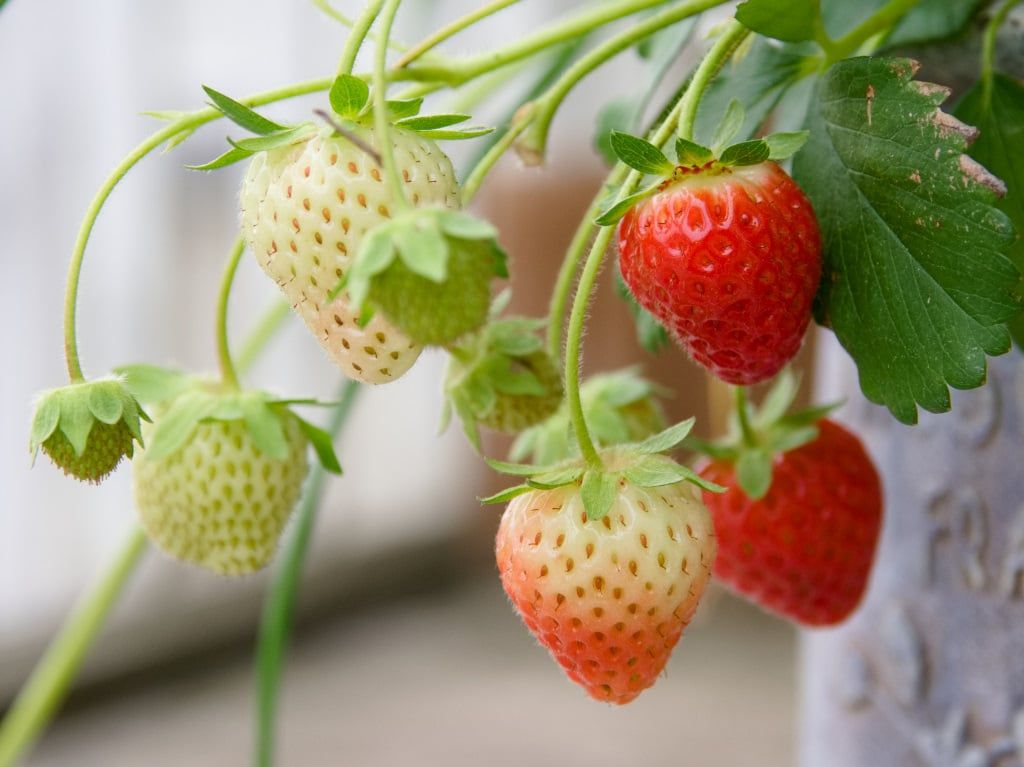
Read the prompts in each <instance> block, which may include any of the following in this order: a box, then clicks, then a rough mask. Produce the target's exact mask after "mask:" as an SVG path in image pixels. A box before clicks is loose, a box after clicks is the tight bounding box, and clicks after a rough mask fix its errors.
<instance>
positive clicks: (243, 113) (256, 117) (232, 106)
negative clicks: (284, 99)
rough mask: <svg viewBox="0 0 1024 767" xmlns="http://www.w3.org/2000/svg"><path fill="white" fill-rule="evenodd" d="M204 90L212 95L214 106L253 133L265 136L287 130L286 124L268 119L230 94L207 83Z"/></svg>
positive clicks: (208, 94) (236, 123) (211, 99)
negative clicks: (210, 86)
mask: <svg viewBox="0 0 1024 767" xmlns="http://www.w3.org/2000/svg"><path fill="white" fill-rule="evenodd" d="M203 90H204V91H206V95H207V96H209V97H210V101H212V102H213V106H214V107H216V108H217V109H218V110H219V111H220V112H221V113H222V114H223V115H224V116H225V117H226V118H228V119H229V120H231V122H233V123H234V124H235V125H238V126H239V127H241V128H245V129H246V130H247V131H249V132H251V133H256V134H259V135H263V136H265V135H269V134H271V133H276V132H279V131H283V130H286V128H285V126H283V125H278V124H277V123H276V122H274V121H273V120H268V119H267V118H266V117H264V116H263V115H261V114H257V113H256V112H254V111H253V110H251V109H250V108H249V107H247V106H245V105H244V104H241V103H239V102H237V101H235V100H234V99H233V98H231V97H230V96H225V95H224V94H223V93H221V92H220V91H215V90H214V89H213V88H209V87H207V86H205V85H204V86H203Z"/></svg>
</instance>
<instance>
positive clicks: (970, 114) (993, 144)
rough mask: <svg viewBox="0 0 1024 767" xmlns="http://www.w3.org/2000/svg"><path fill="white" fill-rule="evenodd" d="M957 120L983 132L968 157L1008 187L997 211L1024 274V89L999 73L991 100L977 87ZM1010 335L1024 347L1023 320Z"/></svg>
mask: <svg viewBox="0 0 1024 767" xmlns="http://www.w3.org/2000/svg"><path fill="white" fill-rule="evenodd" d="M956 116H957V117H959V118H960V119H961V120H964V121H965V122H968V123H970V124H971V125H975V126H977V128H978V130H979V131H980V134H979V136H978V138H977V140H976V141H975V142H974V143H973V144H971V146H970V149H969V150H968V154H969V155H970V156H971V157H973V158H974V159H975V160H977V161H978V162H980V163H981V164H982V165H984V166H985V167H986V168H988V169H989V170H990V171H992V173H994V174H995V175H996V176H998V177H999V178H1000V179H1002V181H1003V183H1004V184H1006V195H1005V196H1004V197H1003V198H1002V199H1001V200H999V201H998V202H996V207H998V208H999V209H1000V210H1001V211H1003V213H1005V214H1006V215H1008V216H1009V217H1010V220H1011V221H1012V222H1013V226H1014V229H1016V230H1017V239H1016V240H1015V242H1014V243H1013V245H1012V246H1011V247H1010V250H1009V253H1008V255H1009V256H1010V258H1011V259H1012V260H1013V262H1014V263H1015V264H1016V265H1017V268H1018V269H1020V270H1021V271H1024V85H1022V84H1021V83H1019V82H1018V81H1017V80H1014V79H1013V78H1011V77H1007V76H1006V75H1003V74H999V73H996V74H995V75H994V77H993V79H992V91H991V93H990V94H989V99H988V100H987V101H986V100H985V97H984V88H983V86H982V85H981V83H979V84H977V85H975V86H974V87H973V88H971V89H970V90H969V91H968V92H967V93H966V94H964V97H963V100H962V101H961V102H960V103H959V104H958V105H957V108H956ZM1018 292H1019V293H1024V284H1020V285H1018ZM1010 331H1011V332H1012V333H1013V336H1014V338H1015V339H1016V341H1017V345H1018V346H1022V347H1024V316H1022V315H1017V317H1015V318H1014V319H1013V320H1011V321H1010Z"/></svg>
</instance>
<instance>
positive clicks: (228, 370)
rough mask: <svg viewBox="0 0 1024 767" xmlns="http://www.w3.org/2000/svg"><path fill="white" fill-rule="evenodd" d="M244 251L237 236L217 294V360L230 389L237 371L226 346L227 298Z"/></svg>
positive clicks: (229, 295) (235, 387) (235, 382)
mask: <svg viewBox="0 0 1024 767" xmlns="http://www.w3.org/2000/svg"><path fill="white" fill-rule="evenodd" d="M244 252H245V238H244V237H242V236H239V237H238V238H236V239H235V244H234V245H233V246H232V247H231V254H230V255H229V256H228V262H227V263H226V264H225V265H224V276H223V277H222V278H221V282H220V293H219V294H218V296H217V362H218V363H219V365H220V376H221V378H223V379H224V383H226V384H227V385H228V386H229V387H231V388H232V389H237V388H238V373H237V372H236V371H235V364H234V362H232V360H231V349H230V348H229V347H228V299H229V298H230V297H231V286H232V285H233V284H234V282H235V274H236V273H237V272H238V263H239V261H241V260H242V253H244Z"/></svg>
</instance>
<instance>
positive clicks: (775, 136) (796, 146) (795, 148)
mask: <svg viewBox="0 0 1024 767" xmlns="http://www.w3.org/2000/svg"><path fill="white" fill-rule="evenodd" d="M810 135H811V132H810V131H807V130H798V131H787V132H784V133H769V134H768V135H767V136H765V137H764V141H765V142H766V143H767V144H768V159H769V160H785V159H787V158H789V157H792V156H793V155H795V154H796V153H797V152H799V151H800V149H801V147H803V145H804V144H806V143H807V138H808V136H810Z"/></svg>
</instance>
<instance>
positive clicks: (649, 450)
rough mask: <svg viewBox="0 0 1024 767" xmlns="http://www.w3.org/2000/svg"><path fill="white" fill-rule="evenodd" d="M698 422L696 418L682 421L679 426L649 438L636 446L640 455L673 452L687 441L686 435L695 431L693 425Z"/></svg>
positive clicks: (670, 427) (673, 426)
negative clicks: (672, 450)
mask: <svg viewBox="0 0 1024 767" xmlns="http://www.w3.org/2000/svg"><path fill="white" fill-rule="evenodd" d="M695 422H696V419H695V418H692V417H691V418H687V419H686V420H685V421H680V422H679V423H677V424H674V425H672V426H669V427H668V428H667V429H665V430H664V431H661V432H659V433H657V434H655V435H654V436H653V437H648V438H647V439H645V440H644V441H643V442H640V443H638V444H637V445H636V450H637V451H638V452H640V453H646V454H648V455H650V454H653V453H664V452H665V451H667V450H671V449H672V448H674V447H676V446H677V445H678V444H679V443H681V442H682V441H683V440H684V439H686V435H687V434H689V433H690V431H691V430H692V429H693V424H694V423H695Z"/></svg>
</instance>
